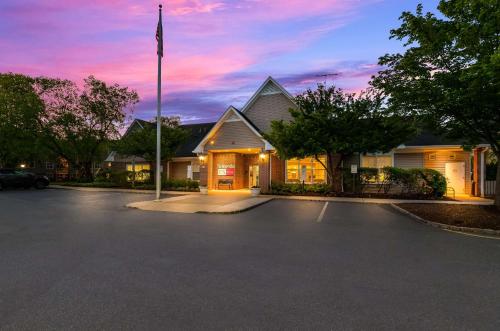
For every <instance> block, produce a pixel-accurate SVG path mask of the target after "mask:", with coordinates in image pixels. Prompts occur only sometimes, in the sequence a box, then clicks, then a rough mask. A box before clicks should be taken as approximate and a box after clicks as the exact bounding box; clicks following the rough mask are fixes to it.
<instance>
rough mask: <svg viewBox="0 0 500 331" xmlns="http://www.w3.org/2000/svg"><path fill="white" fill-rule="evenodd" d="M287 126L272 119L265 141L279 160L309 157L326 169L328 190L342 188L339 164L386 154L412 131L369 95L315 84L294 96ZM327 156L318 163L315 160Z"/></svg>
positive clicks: (336, 190) (411, 128)
mask: <svg viewBox="0 0 500 331" xmlns="http://www.w3.org/2000/svg"><path fill="white" fill-rule="evenodd" d="M295 102H296V104H297V106H298V109H290V113H291V115H292V120H291V121H290V122H288V123H285V122H283V121H273V122H272V123H271V132H270V133H269V134H267V135H266V137H267V139H269V140H270V142H271V143H272V144H273V146H275V147H276V149H277V151H278V154H279V155H280V157H282V158H294V157H297V158H303V157H314V158H315V159H316V160H317V161H318V162H320V163H321V164H322V165H323V167H324V168H325V169H326V172H327V175H328V180H329V182H330V184H331V185H332V190H333V191H335V192H340V191H341V190H342V178H341V170H342V169H341V165H342V161H343V160H344V159H345V158H346V157H348V156H350V155H352V154H354V153H368V152H388V151H390V150H391V149H392V148H394V147H396V146H398V145H400V144H401V143H402V142H404V141H405V140H406V139H407V138H408V137H409V136H410V135H411V134H412V133H413V132H414V130H413V126H412V125H411V121H407V120H403V119H401V118H400V117H398V116H394V115H393V114H389V113H387V112H386V110H385V109H384V100H383V99H382V98H380V97H379V96H378V95H375V94H373V93H371V92H365V93H362V94H361V95H359V96H356V95H355V94H348V93H344V92H343V91H342V90H339V89H336V88H335V87H334V86H332V87H325V86H323V85H318V89H317V90H315V91H312V90H307V91H306V92H305V93H304V94H302V95H299V96H297V97H296V98H295ZM321 155H326V159H327V162H326V164H323V163H322V162H321V160H320V158H319V156H321Z"/></svg>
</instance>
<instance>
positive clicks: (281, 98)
mask: <svg viewBox="0 0 500 331" xmlns="http://www.w3.org/2000/svg"><path fill="white" fill-rule="evenodd" d="M294 107H295V105H294V104H293V102H291V101H290V99H288V98H287V97H286V96H285V95H283V94H282V93H276V94H269V95H260V96H259V97H258V98H257V100H256V101H255V102H254V104H253V105H252V106H251V107H250V108H249V109H248V110H246V111H245V115H246V117H248V119H249V120H250V121H251V122H252V123H253V124H255V125H256V126H257V127H258V128H259V129H260V130H262V131H263V132H268V131H269V129H270V128H271V121H275V120H284V121H289V120H291V119H292V116H291V115H290V112H289V111H288V110H289V109H290V108H294Z"/></svg>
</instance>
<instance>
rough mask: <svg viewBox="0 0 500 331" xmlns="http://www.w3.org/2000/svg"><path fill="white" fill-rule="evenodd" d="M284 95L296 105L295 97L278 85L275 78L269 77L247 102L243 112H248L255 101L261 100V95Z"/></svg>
mask: <svg viewBox="0 0 500 331" xmlns="http://www.w3.org/2000/svg"><path fill="white" fill-rule="evenodd" d="M279 93H283V95H284V96H285V97H287V98H288V99H290V101H292V102H293V103H295V100H294V99H293V96H292V95H291V94H290V93H289V92H288V91H287V90H285V88H284V87H283V86H281V84H280V83H278V82H277V81H276V80H275V79H274V78H273V77H271V76H269V77H267V79H266V80H265V81H264V82H263V83H262V84H261V85H260V87H259V88H258V89H257V91H256V92H255V93H254V94H253V95H252V97H251V98H250V99H249V100H248V101H247V103H246V104H245V105H244V106H243V108H241V112H242V113H244V112H245V111H247V110H248V109H249V108H250V107H252V105H253V104H254V103H255V101H256V100H257V99H258V98H259V96H261V95H270V94H279Z"/></svg>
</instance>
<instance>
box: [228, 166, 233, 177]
mask: <svg viewBox="0 0 500 331" xmlns="http://www.w3.org/2000/svg"><path fill="white" fill-rule="evenodd" d="M226 176H234V168H226Z"/></svg>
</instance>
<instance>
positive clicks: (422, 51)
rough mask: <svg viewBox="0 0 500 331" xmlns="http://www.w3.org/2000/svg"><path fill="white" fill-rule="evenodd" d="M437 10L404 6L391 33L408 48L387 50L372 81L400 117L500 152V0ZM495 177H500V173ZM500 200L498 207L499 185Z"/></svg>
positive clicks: (473, 0) (447, 4)
mask: <svg viewBox="0 0 500 331" xmlns="http://www.w3.org/2000/svg"><path fill="white" fill-rule="evenodd" d="M438 9H439V11H440V14H439V15H434V14H432V13H424V12H423V6H422V5H418V7H417V10H416V13H411V12H404V13H403V14H402V16H401V21H402V23H401V26H400V27H399V28H397V29H394V30H392V31H391V38H393V39H397V40H400V41H401V42H402V43H403V44H404V46H406V47H405V52H404V53H403V54H386V55H385V56H383V57H381V58H380V60H379V64H380V65H382V66H384V67H385V69H384V70H382V71H381V72H380V73H379V75H378V76H377V77H375V78H374V80H373V82H372V85H373V86H375V87H376V88H377V89H379V90H380V91H383V92H384V93H385V95H387V96H388V97H389V99H388V103H389V105H390V108H391V109H392V110H393V111H395V112H397V113H399V114H401V115H402V116H405V115H411V116H418V117H420V118H422V119H423V120H425V121H426V122H427V123H428V124H429V125H431V126H432V127H434V129H435V130H436V131H438V132H440V133H443V134H445V135H447V136H448V137H450V138H459V139H460V140H462V141H464V144H465V145H469V146H473V145H476V144H479V143H483V142H487V143H488V144H490V146H491V148H492V149H493V151H494V152H495V154H496V155H497V156H500V130H499V127H500V111H499V105H500V93H499V91H500V51H499V45H500V38H499V36H500V23H499V17H500V6H499V2H498V0H469V1H449V0H441V1H440V2H439V5H438ZM496 180H497V182H500V171H499V172H498V177H497V179H496ZM495 203H496V205H497V206H498V208H500V187H498V188H497V193H496V199H495Z"/></svg>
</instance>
